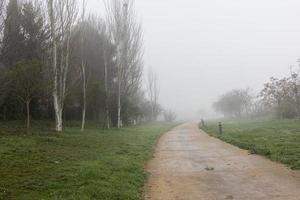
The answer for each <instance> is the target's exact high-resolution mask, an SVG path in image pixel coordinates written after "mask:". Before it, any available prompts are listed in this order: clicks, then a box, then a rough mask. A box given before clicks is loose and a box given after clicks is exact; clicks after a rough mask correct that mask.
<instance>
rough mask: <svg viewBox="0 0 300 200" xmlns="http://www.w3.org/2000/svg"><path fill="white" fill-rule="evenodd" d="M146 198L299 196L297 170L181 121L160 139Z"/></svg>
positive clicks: (287, 199) (278, 199)
mask: <svg viewBox="0 0 300 200" xmlns="http://www.w3.org/2000/svg"><path fill="white" fill-rule="evenodd" d="M147 171H148V172H149V173H150V176H149V180H148V182H147V184H146V186H145V199H147V200H148V199H152V200H159V199H161V200H183V199H184V200H185V199H191V200H223V199H225V200H228V199H237V200H300V171H292V170H289V169H287V168H286V167H285V166H283V165H281V164H278V163H274V162H271V161H269V160H268V159H265V158H263V157H261V156H257V155H248V152H247V151H244V150H241V149H238V148H236V147H234V146H232V145H229V144H226V143H224V142H222V141H220V140H218V139H215V138H212V137H210V136H208V135H207V134H205V133H204V132H202V131H199V130H198V128H197V126H196V124H193V123H189V124H184V125H181V126H179V127H177V128H175V129H174V130H172V131H170V132H168V133H166V134H165V135H164V136H163V137H162V138H161V139H160V141H159V143H158V147H157V149H156V153H155V157H154V158H153V159H152V160H151V161H150V162H149V163H148V165H147Z"/></svg>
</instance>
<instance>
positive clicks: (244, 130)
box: [202, 120, 300, 169]
mask: <svg viewBox="0 0 300 200" xmlns="http://www.w3.org/2000/svg"><path fill="white" fill-rule="evenodd" d="M202 129H203V130H205V131H206V132H207V133H209V134H210V135H212V136H214V137H217V138H220V139H221V140H224V141H225V142H228V143H231V144H233V145H236V146H238V147H240V148H242V149H247V150H249V151H250V153H255V154H260V155H264V156H266V157H268V158H270V159H271V160H273V161H278V162H282V163H284V164H286V165H288V166H289V167H291V168H292V169H300V121H298V120H280V121H279V120H274V121H260V122H258V121H232V122H230V121H227V122H223V134H222V135H220V134H219V128H218V123H217V122H209V123H207V125H206V127H205V128H202Z"/></svg>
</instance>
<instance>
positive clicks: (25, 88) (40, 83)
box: [10, 60, 48, 131]
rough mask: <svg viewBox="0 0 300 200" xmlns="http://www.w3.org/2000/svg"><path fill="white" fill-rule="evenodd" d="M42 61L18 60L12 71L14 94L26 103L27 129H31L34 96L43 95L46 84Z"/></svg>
mask: <svg viewBox="0 0 300 200" xmlns="http://www.w3.org/2000/svg"><path fill="white" fill-rule="evenodd" d="M41 68H42V65H41V62H39V61H37V60H28V61H20V62H18V63H17V64H16V65H15V66H14V68H13V69H12V70H11V72H10V79H11V81H12V83H13V84H14V90H13V95H14V96H15V97H16V98H17V99H18V100H20V101H21V102H22V103H24V104H25V105H26V115H27V120H26V121H27V123H26V124H27V130H28V131H29V130H30V103H31V101H32V100H33V99H34V98H38V97H41V95H42V94H43V92H44V90H45V87H46V86H47V85H48V84H46V82H45V80H44V79H43V76H42V74H41Z"/></svg>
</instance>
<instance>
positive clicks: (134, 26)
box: [106, 0, 142, 128]
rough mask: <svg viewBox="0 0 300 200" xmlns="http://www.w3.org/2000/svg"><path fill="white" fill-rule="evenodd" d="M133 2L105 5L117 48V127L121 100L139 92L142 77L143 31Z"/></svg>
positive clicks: (120, 122)
mask: <svg viewBox="0 0 300 200" xmlns="http://www.w3.org/2000/svg"><path fill="white" fill-rule="evenodd" d="M133 5H134V4H133V1H132V0H112V1H110V2H109V1H107V2H106V10H107V23H108V28H109V31H110V34H109V35H110V39H111V42H112V43H113V44H114V45H115V47H116V49H117V56H116V63H117V65H118V75H117V79H118V91H117V94H118V128H120V127H121V126H122V120H121V98H122V95H123V96H124V95H128V96H130V92H137V90H138V89H139V87H140V81H141V76H142V51H141V49H142V31H141V25H140V24H139V23H137V21H136V17H135V12H134V6H133Z"/></svg>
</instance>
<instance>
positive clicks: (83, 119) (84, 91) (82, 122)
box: [81, 61, 86, 132]
mask: <svg viewBox="0 0 300 200" xmlns="http://www.w3.org/2000/svg"><path fill="white" fill-rule="evenodd" d="M81 70H82V93H83V94H82V95H83V99H82V100H83V105H82V120H81V131H82V132H83V131H84V127H85V115H86V73H85V65H84V63H83V61H82V63H81Z"/></svg>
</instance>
